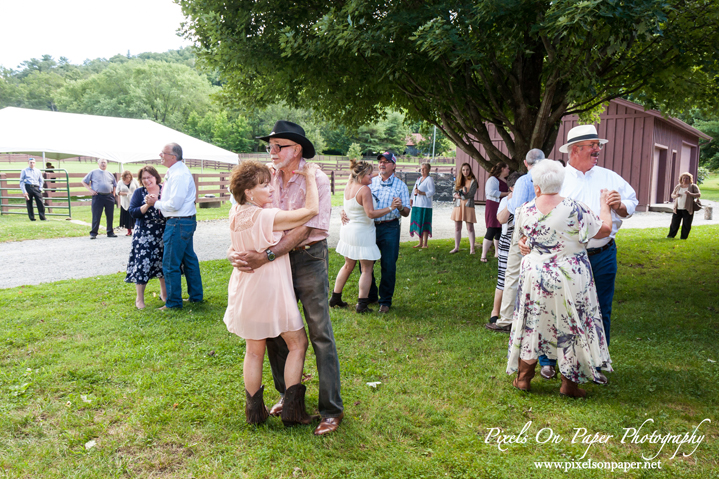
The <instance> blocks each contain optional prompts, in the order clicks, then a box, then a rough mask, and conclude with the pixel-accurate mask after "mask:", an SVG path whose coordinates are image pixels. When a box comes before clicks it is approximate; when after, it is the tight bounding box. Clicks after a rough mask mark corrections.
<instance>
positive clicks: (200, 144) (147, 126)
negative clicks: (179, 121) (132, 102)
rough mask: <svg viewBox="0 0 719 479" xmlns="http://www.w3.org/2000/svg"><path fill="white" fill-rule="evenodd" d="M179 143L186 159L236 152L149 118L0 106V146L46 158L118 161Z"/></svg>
mask: <svg viewBox="0 0 719 479" xmlns="http://www.w3.org/2000/svg"><path fill="white" fill-rule="evenodd" d="M173 142H174V143H177V144H179V145H180V146H181V147H182V151H183V156H184V157H185V159H194V160H212V161H220V162H222V163H230V164H233V165H236V164H237V163H238V157H237V155H236V154H235V153H232V152H231V151H228V150H223V149H222V148H219V147H217V146H214V145H211V144H209V143H205V142H204V141H202V140H198V139H197V138H193V137H191V136H189V135H185V134H184V133H180V132H179V131H175V130H173V129H172V128H168V127H166V126H162V125H160V124H157V123H155V122H154V121H151V120H133V119H130V118H112V117H107V116H94V115H80V114H76V113H59V112H55V111H41V110H28V109H25V108H13V107H8V108H3V109H2V110H0V152H2V153H27V154H31V155H38V156H41V155H42V156H44V157H46V158H53V159H62V158H70V157H73V156H91V157H95V158H104V159H106V160H108V161H116V162H118V163H121V164H122V163H131V162H135V161H147V160H157V159H159V157H160V156H159V153H160V151H161V150H162V147H163V146H165V145H166V144H168V143H173Z"/></svg>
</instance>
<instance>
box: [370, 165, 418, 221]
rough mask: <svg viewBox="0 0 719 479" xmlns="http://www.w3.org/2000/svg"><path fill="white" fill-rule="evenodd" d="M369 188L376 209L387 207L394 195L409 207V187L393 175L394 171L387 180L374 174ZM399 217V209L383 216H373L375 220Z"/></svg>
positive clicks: (403, 204) (388, 219) (389, 219)
mask: <svg viewBox="0 0 719 479" xmlns="http://www.w3.org/2000/svg"><path fill="white" fill-rule="evenodd" d="M369 189H370V191H371V192H372V197H373V198H374V201H375V209H376V210H381V209H382V208H389V207H390V205H391V204H392V199H393V198H395V197H398V198H399V199H400V200H402V206H403V207H405V206H406V207H407V208H409V188H407V185H406V184H405V183H404V181H402V180H400V179H399V178H397V177H396V176H394V173H393V174H392V176H390V177H389V178H388V179H387V181H382V177H381V176H375V177H374V178H372V183H370V185H369ZM399 217H400V213H399V210H397V209H394V210H392V211H390V212H389V213H387V214H386V215H384V216H381V217H379V218H375V221H376V222H380V221H391V220H396V219H398V218H399Z"/></svg>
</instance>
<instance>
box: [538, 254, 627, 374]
mask: <svg viewBox="0 0 719 479" xmlns="http://www.w3.org/2000/svg"><path fill="white" fill-rule="evenodd" d="M589 262H590V263H591V264H592V276H594V284H595V286H596V288H597V297H598V298H599V311H600V312H601V313H602V324H604V335H605V336H606V338H607V346H609V325H610V323H611V317H612V301H613V300H614V280H615V279H616V277H617V244H616V243H612V245H611V246H610V247H609V248H607V249H606V250H605V251H602V252H601V253H598V254H594V255H591V256H590V257H589ZM556 363H557V361H556V360H555V359H549V358H547V357H546V356H544V355H541V356H539V364H540V365H542V366H554V365H555V364H556ZM600 369H601V368H597V371H598V370H600Z"/></svg>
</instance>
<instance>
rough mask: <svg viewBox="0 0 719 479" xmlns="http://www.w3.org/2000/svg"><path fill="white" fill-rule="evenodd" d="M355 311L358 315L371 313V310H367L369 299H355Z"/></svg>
mask: <svg viewBox="0 0 719 479" xmlns="http://www.w3.org/2000/svg"><path fill="white" fill-rule="evenodd" d="M355 311H357V312H358V313H360V314H362V313H371V312H372V310H371V309H369V298H357V305H356V306H355Z"/></svg>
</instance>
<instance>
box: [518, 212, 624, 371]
mask: <svg viewBox="0 0 719 479" xmlns="http://www.w3.org/2000/svg"><path fill="white" fill-rule="evenodd" d="M601 225H602V220H600V219H599V217H598V216H597V215H595V214H594V213H593V212H592V211H591V210H590V209H589V208H588V207H587V206H586V205H584V204H582V203H579V202H577V201H574V200H572V199H570V198H565V199H564V200H563V201H562V202H561V203H559V204H558V205H557V206H556V207H555V208H554V209H553V210H552V211H550V212H549V213H547V214H546V215H545V214H542V213H541V212H540V211H539V210H538V209H537V207H536V205H535V202H534V200H532V201H530V202H528V203H526V204H525V205H524V206H523V207H522V208H521V209H520V210H518V214H517V217H516V218H515V232H514V234H515V235H519V236H517V237H515V239H518V238H519V237H521V236H526V237H527V239H528V241H527V245H528V246H530V247H531V248H532V251H531V253H529V254H528V255H527V256H525V257H524V258H523V259H522V266H521V269H520V273H519V274H520V276H519V289H518V292H517V304H516V307H515V310H514V322H513V323H512V333H511V336H510V341H509V351H508V360H507V374H513V373H514V372H516V371H517V369H518V366H519V359H522V360H524V361H531V360H534V359H537V358H538V357H539V356H540V355H545V356H547V357H548V358H549V359H556V360H557V365H558V367H559V370H560V371H561V373H562V374H563V375H564V376H565V377H566V378H567V379H569V380H571V381H573V382H576V383H583V382H587V381H591V380H594V379H597V371H596V368H598V367H601V368H602V369H604V370H606V371H612V368H611V359H610V358H609V351H608V349H607V341H606V337H605V335H604V326H603V324H602V316H601V314H600V312H599V301H598V299H597V290H596V287H595V285H594V278H593V277H592V267H591V265H590V263H589V257H588V256H587V248H586V246H587V242H588V241H589V239H590V238H592V237H593V236H594V235H595V234H597V232H598V231H599V229H600V227H601Z"/></svg>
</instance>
